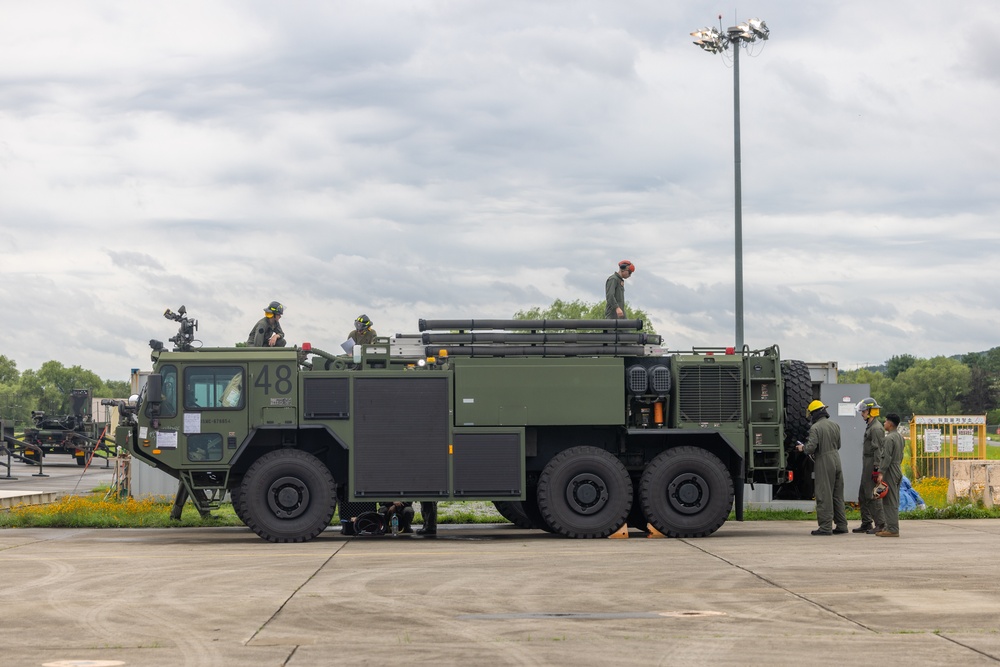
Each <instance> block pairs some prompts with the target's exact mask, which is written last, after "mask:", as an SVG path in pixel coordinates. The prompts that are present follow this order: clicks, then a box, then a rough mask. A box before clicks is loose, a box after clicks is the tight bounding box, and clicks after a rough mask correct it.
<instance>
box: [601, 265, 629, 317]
mask: <svg viewBox="0 0 1000 667" xmlns="http://www.w3.org/2000/svg"><path fill="white" fill-rule="evenodd" d="M604 298H605V302H606V304H607V305H605V306H604V319H606V320H617V319H619V317H618V312H617V311H616V310H615V309H616V308H621V309H622V317H625V279H624V278H622V277H621V274H620V273H618V272H617V271H616V272H615V273H612V274H611V275H610V276H609V277H608V280H607V282H605V283H604Z"/></svg>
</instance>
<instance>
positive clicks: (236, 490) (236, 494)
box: [229, 484, 247, 526]
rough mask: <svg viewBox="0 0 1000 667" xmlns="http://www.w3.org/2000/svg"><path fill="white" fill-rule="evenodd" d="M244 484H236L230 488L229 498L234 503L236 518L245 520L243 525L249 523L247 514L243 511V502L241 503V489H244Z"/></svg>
mask: <svg viewBox="0 0 1000 667" xmlns="http://www.w3.org/2000/svg"><path fill="white" fill-rule="evenodd" d="M242 488H243V485H242V484H236V485H235V486H233V488H231V489H229V500H230V501H231V502H232V503H233V511H234V512H235V513H236V518H237V519H239V520H240V521H242V522H243V525H244V526H245V525H247V516H246V515H245V514H244V513H243V504H242V503H240V491H241V490H242Z"/></svg>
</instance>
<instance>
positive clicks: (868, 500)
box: [858, 417, 885, 529]
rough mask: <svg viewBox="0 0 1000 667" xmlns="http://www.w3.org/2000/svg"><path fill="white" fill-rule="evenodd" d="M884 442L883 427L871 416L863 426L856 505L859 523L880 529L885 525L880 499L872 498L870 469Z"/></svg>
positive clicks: (873, 465)
mask: <svg viewBox="0 0 1000 667" xmlns="http://www.w3.org/2000/svg"><path fill="white" fill-rule="evenodd" d="M883 442H885V427H883V426H882V422H880V421H879V420H878V418H877V417H872V418H871V419H870V420H869V422H868V425H867V426H866V427H865V442H864V445H862V448H861V488H859V489H858V505H860V506H861V525H862V526H868V525H872V524H874V526H875V527H876V528H879V529H881V528H882V527H883V526H884V525H885V516H883V515H882V501H880V500H875V499H873V498H872V491H874V490H875V480H873V479H872V470H874V469H875V466H876V465H877V464H878V462H879V459H881V458H882V443H883Z"/></svg>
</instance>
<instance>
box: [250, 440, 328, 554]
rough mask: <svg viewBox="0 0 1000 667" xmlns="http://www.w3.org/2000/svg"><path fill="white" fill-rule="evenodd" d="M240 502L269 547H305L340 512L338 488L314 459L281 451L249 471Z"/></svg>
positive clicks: (261, 459) (303, 453) (265, 456)
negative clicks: (281, 544) (282, 544)
mask: <svg viewBox="0 0 1000 667" xmlns="http://www.w3.org/2000/svg"><path fill="white" fill-rule="evenodd" d="M238 501H239V503H240V509H239V511H238V514H240V513H242V516H245V517H246V524H247V526H248V527H249V528H250V529H251V530H252V531H253V532H255V533H257V534H258V535H259V536H261V537H262V538H264V539H265V540H267V541H268V542H306V541H308V540H311V539H312V538H314V537H316V536H317V535H319V534H320V533H321V532H323V530H324V529H325V528H326V527H327V526H329V525H330V519H332V518H333V513H334V510H336V509H337V484H336V482H334V480H333V475H331V474H330V470H329V469H328V468H327V467H326V466H325V465H324V464H323V462H322V461H320V460H319V459H317V458H316V457H315V456H313V455H312V454H309V453H307V452H303V451H300V450H297V449H279V450H277V451H273V452H269V453H267V454H265V455H264V456H262V457H260V458H259V459H257V460H256V461H255V462H254V464H253V465H252V466H250V469H249V470H247V472H246V475H244V476H243V484H242V486H241V488H240V492H239V495H238Z"/></svg>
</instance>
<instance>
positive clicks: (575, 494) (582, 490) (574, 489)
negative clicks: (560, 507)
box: [566, 473, 608, 514]
mask: <svg viewBox="0 0 1000 667" xmlns="http://www.w3.org/2000/svg"><path fill="white" fill-rule="evenodd" d="M566 501H567V502H568V503H569V506H570V507H571V508H572V509H573V510H574V511H576V512H578V513H580V514H594V513H595V512H598V511H600V509H601V508H602V507H604V506H605V505H606V504H607V503H608V487H607V484H605V483H604V480H603V479H601V478H600V477H599V476H597V475H594V474H592V473H583V474H580V475H577V476H576V477H574V478H573V479H571V480H570V481H569V484H567V485H566Z"/></svg>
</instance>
